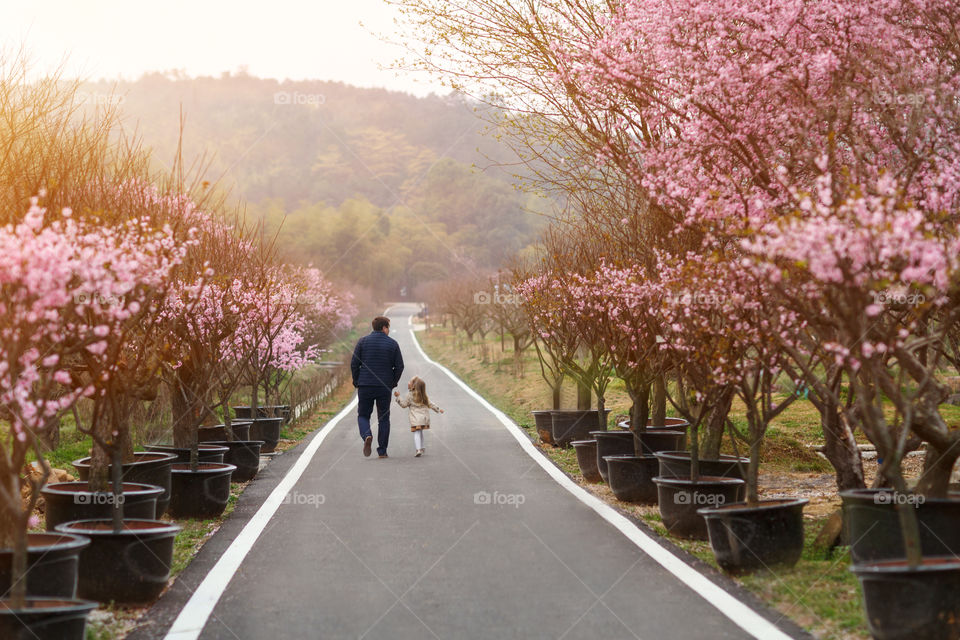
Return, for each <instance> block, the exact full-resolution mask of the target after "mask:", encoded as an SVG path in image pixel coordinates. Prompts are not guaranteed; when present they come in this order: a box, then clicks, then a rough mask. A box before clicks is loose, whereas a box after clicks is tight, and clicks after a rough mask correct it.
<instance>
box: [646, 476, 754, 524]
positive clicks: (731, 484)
mask: <svg viewBox="0 0 960 640" xmlns="http://www.w3.org/2000/svg"><path fill="white" fill-rule="evenodd" d="M653 481H654V482H655V483H656V485H657V502H658V503H659V505H660V516H661V517H662V518H663V525H664V526H665V527H666V528H667V531H668V532H670V534H672V535H675V536H678V537H680V538H691V539H694V540H706V539H707V537H708V534H707V523H706V521H705V520H704V519H703V516H701V515H700V514H698V513H697V510H699V509H702V508H703V507H719V506H722V505H725V504H732V503H734V502H737V501H738V499H739V496H740V491H741V489H742V487H743V486H744V484H745V483H744V481H743V480H740V479H739V478H718V477H711V476H701V477H700V479H699V480H697V481H695V482H694V481H692V480H689V479H685V478H663V477H657V478H654V479H653Z"/></svg>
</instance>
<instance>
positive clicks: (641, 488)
mask: <svg viewBox="0 0 960 640" xmlns="http://www.w3.org/2000/svg"><path fill="white" fill-rule="evenodd" d="M604 461H605V462H606V463H607V482H608V483H610V489H611V490H612V491H613V495H615V496H617V500H620V501H622V502H640V503H643V504H656V502H657V485H655V484H654V483H653V479H654V478H655V477H656V475H657V468H658V466H657V459H656V458H654V457H653V456H635V455H622V456H606V457H605V458H604Z"/></svg>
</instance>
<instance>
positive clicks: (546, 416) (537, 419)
mask: <svg viewBox="0 0 960 640" xmlns="http://www.w3.org/2000/svg"><path fill="white" fill-rule="evenodd" d="M530 413H532V414H533V422H534V424H536V426H537V435H539V436H540V442H543V443H544V444H553V418H552V417H551V415H550V414H551V413H552V412H551V411H531V412H530Z"/></svg>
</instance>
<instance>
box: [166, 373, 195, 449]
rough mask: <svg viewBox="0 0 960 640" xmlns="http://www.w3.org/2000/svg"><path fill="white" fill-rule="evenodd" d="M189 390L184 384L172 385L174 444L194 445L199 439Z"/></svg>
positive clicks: (171, 404) (177, 445)
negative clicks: (194, 427)
mask: <svg viewBox="0 0 960 640" xmlns="http://www.w3.org/2000/svg"><path fill="white" fill-rule="evenodd" d="M188 393H190V392H189V391H187V390H186V389H185V388H184V387H183V385H182V384H175V385H171V389H170V409H171V413H172V419H173V446H175V447H182V448H184V449H186V448H187V447H192V446H193V443H194V441H195V440H196V439H197V433H196V429H193V428H192V426H193V424H194V422H195V421H194V420H193V416H192V415H191V414H192V407H191V404H192V403H191V402H189V401H188V400H187V394H188Z"/></svg>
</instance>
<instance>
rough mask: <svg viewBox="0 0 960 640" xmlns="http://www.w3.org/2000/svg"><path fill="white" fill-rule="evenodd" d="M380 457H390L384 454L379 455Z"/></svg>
mask: <svg viewBox="0 0 960 640" xmlns="http://www.w3.org/2000/svg"><path fill="white" fill-rule="evenodd" d="M380 457H381V458H389V457H390V456H388V455H387V454H385V453H381V454H380Z"/></svg>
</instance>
